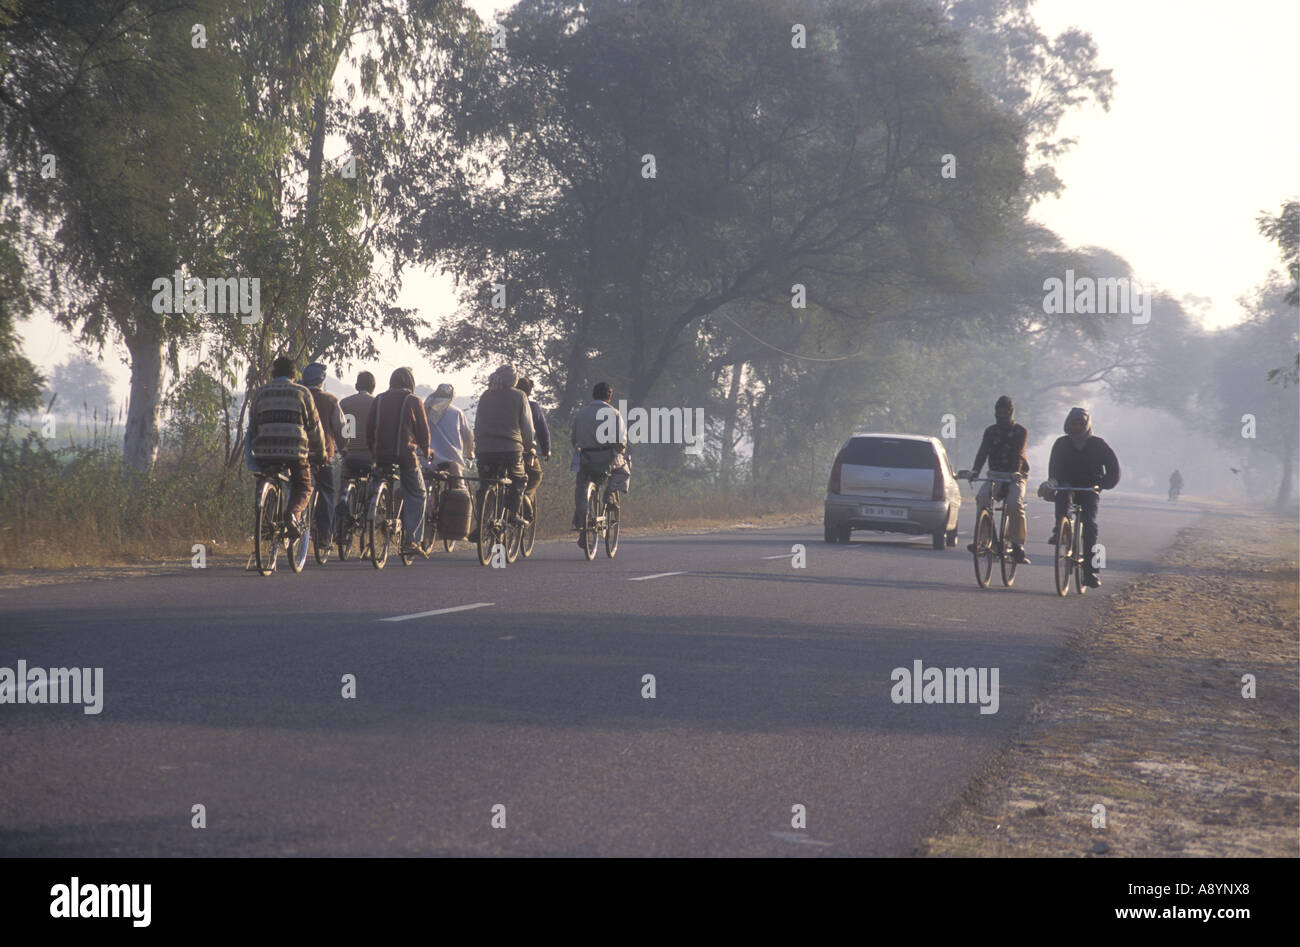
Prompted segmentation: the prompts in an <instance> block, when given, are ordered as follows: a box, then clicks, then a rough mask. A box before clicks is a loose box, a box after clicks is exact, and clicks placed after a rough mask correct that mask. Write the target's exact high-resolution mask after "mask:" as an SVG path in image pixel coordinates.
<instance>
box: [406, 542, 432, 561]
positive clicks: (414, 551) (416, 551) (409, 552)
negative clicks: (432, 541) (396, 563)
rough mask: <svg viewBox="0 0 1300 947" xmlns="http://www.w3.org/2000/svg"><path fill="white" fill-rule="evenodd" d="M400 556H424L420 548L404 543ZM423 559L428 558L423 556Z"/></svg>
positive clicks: (413, 544)
mask: <svg viewBox="0 0 1300 947" xmlns="http://www.w3.org/2000/svg"><path fill="white" fill-rule="evenodd" d="M402 555H403V556H424V553H423V552H422V551H421V549H420V547H419V546H417V545H416V544H415V543H405V544H404V545H403V546H402ZM425 558H426V559H427V558H428V556H425Z"/></svg>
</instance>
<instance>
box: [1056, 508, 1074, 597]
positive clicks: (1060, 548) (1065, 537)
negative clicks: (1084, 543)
mask: <svg viewBox="0 0 1300 947" xmlns="http://www.w3.org/2000/svg"><path fill="white" fill-rule="evenodd" d="M1073 543H1074V530H1073V529H1072V528H1071V525H1070V520H1069V517H1065V516H1062V517H1061V520H1060V522H1059V523H1057V524H1056V556H1055V558H1054V559H1053V562H1052V566H1053V571H1054V572H1055V573H1056V594H1057V595H1060V596H1066V595H1068V594H1069V593H1070V573H1071V572H1072V571H1073V569H1074V562H1073V560H1071V558H1070V550H1071V549H1072V548H1073Z"/></svg>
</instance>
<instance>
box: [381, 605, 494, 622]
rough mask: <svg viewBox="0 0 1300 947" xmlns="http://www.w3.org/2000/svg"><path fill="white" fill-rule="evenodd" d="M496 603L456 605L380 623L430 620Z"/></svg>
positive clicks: (397, 616) (388, 619)
mask: <svg viewBox="0 0 1300 947" xmlns="http://www.w3.org/2000/svg"><path fill="white" fill-rule="evenodd" d="M495 604H496V603H495V602H475V603H474V604H473V605H456V606H453V607H452V608H435V609H434V610H433V611H431V612H416V613H415V614H413V615H395V616H393V617H392V618H381V619H379V620H380V621H410V620H411V619H412V618H430V617H432V616H434V615H448V614H450V613H451V612H467V611H469V610H470V609H471V608H487V607H488V606H489V605H495Z"/></svg>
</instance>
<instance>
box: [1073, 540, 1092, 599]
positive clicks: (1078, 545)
mask: <svg viewBox="0 0 1300 947" xmlns="http://www.w3.org/2000/svg"><path fill="white" fill-rule="evenodd" d="M1071 558H1072V559H1073V560H1074V591H1076V592H1077V593H1079V594H1080V595H1083V594H1084V593H1086V592H1087V591H1088V587H1087V586H1086V585H1084V584H1083V562H1084V559H1083V524H1082V523H1080V524H1079V525H1078V526H1076V527H1075V530H1074V555H1073V556H1071Z"/></svg>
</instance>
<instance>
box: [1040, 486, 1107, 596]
mask: <svg viewBox="0 0 1300 947" xmlns="http://www.w3.org/2000/svg"><path fill="white" fill-rule="evenodd" d="M1048 489H1049V490H1051V491H1052V492H1053V493H1069V494H1070V507H1069V509H1068V510H1067V511H1066V514H1065V515H1064V516H1062V517H1061V519H1060V522H1058V523H1057V524H1056V556H1055V559H1054V561H1053V569H1054V571H1055V573H1056V594H1057V595H1059V596H1061V597H1062V598H1064V597H1065V596H1067V595H1069V594H1070V576H1071V574H1073V576H1074V590H1075V591H1076V592H1077V593H1078V594H1080V595H1083V594H1084V593H1085V592H1087V591H1088V587H1087V586H1086V585H1084V584H1083V571H1084V570H1083V564H1084V561H1085V560H1084V552H1083V528H1082V525H1081V524H1080V523H1079V514H1080V513H1082V512H1083V510H1082V508H1081V507H1080V506H1079V502H1078V500H1077V499H1075V496H1074V495H1075V494H1076V493H1100V492H1101V491H1100V490H1098V489H1097V488H1096V487H1048Z"/></svg>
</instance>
